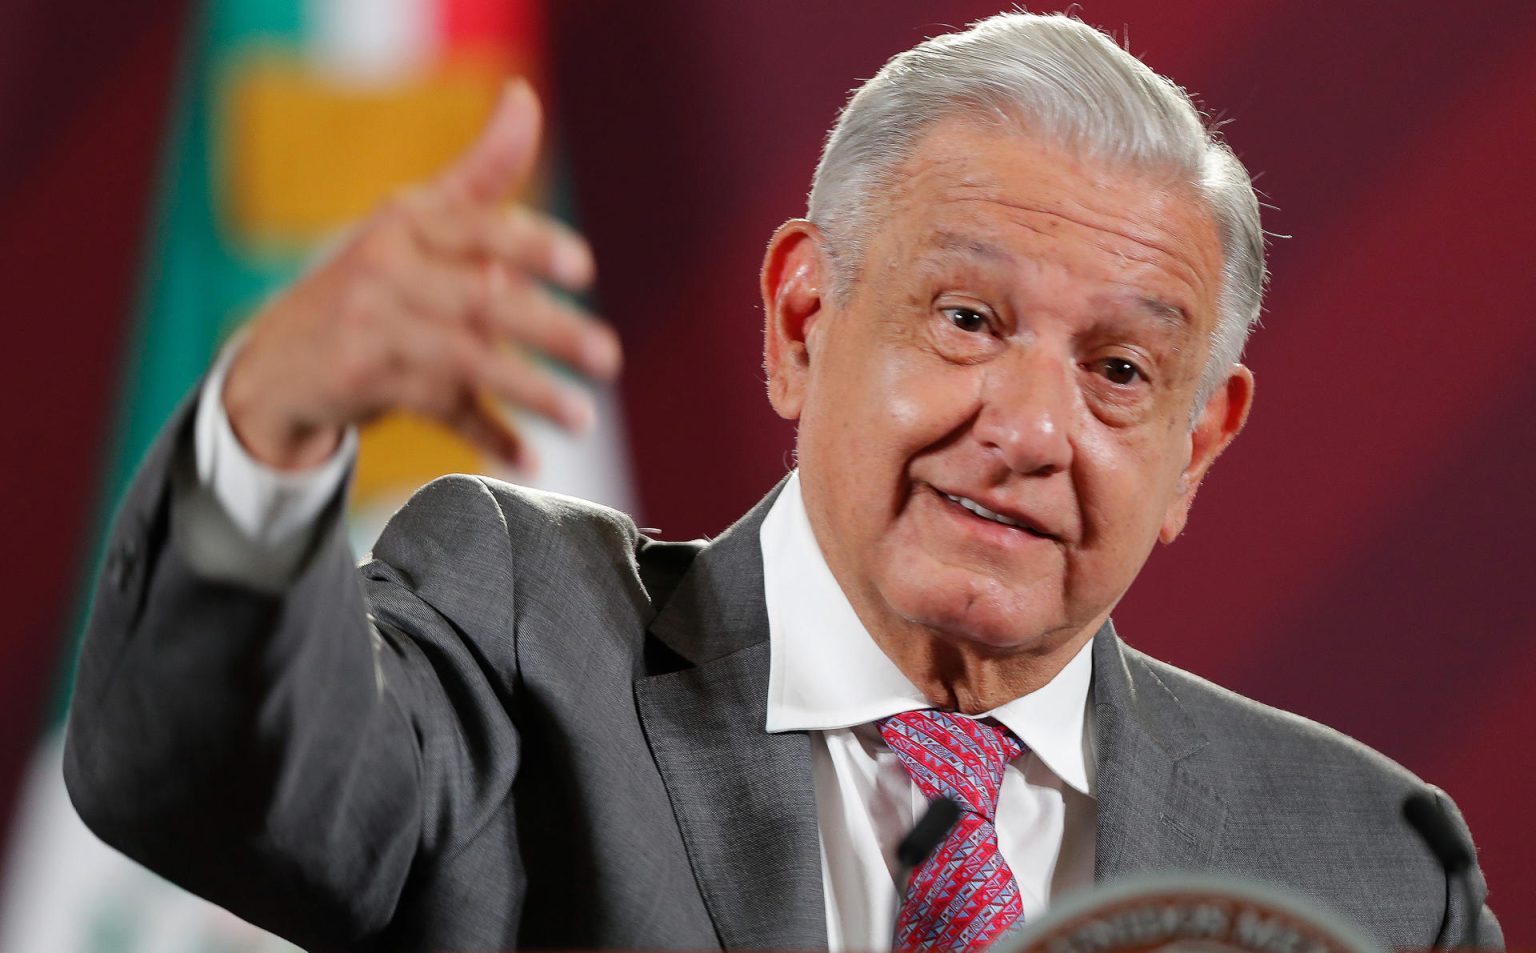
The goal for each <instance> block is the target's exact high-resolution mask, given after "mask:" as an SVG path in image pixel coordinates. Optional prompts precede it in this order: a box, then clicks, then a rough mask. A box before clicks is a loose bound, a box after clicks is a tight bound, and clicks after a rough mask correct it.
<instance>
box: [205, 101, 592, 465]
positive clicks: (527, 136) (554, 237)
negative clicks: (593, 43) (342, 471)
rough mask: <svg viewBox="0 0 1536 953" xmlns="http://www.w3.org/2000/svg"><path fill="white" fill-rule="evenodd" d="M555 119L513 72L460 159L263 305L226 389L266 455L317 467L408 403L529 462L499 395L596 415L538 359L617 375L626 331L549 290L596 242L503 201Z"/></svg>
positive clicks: (248, 435) (584, 270) (569, 423)
mask: <svg viewBox="0 0 1536 953" xmlns="http://www.w3.org/2000/svg"><path fill="white" fill-rule="evenodd" d="M540 125H541V114H540V109H539V103H538V99H537V98H536V97H535V96H534V94H533V91H532V89H531V88H530V87H529V86H528V85H527V83H525V82H522V81H518V82H515V83H513V84H512V85H511V86H509V87H508V89H507V91H506V92H505V93H504V94H503V96H502V98H501V101H500V102H499V103H498V104H497V106H496V109H495V112H494V114H493V115H492V116H491V119H490V120H489V122H488V123H487V124H486V127H485V129H484V131H483V132H482V133H481V135H480V138H479V140H478V141H477V142H476V143H475V144H474V145H473V146H471V147H470V149H469V150H468V151H467V152H465V153H464V154H463V155H462V156H460V157H459V158H458V159H457V160H456V161H455V163H454V164H453V165H452V166H451V167H450V168H449V169H447V170H446V171H445V172H443V173H442V174H441V175H440V176H439V177H438V178H437V179H435V180H433V181H431V182H428V183H426V184H424V185H421V186H418V187H416V188H415V189H413V190H410V191H408V192H406V193H404V194H402V195H400V196H399V197H397V198H395V199H394V200H392V201H390V202H388V203H386V204H385V205H384V206H383V207H382V208H380V209H379V210H378V211H376V212H375V213H374V214H373V215H372V216H371V217H370V218H369V219H368V220H367V221H365V222H364V223H363V224H362V226H361V227H360V228H359V229H358V230H357V231H356V232H354V233H353V234H352V236H351V237H350V238H349V239H348V240H347V241H346V243H345V244H344V245H343V246H342V248H341V249H340V250H339V251H338V252H337V253H336V254H334V255H333V256H331V257H330V258H329V259H327V260H326V261H325V262H323V263H322V264H320V265H319V266H318V267H317V268H315V269H314V270H313V271H311V272H309V273H308V274H307V275H305V276H304V277H303V278H301V279H299V280H298V281H297V282H295V283H294V284H293V285H292V286H291V287H289V288H288V289H286V290H285V291H284V292H283V293H282V294H280V295H279V296H277V297H275V298H274V299H273V300H272V301H271V303H270V304H268V305H267V306H266V307H265V308H264V309H263V310H262V311H261V313H260V314H258V315H257V317H256V319H255V321H254V322H253V324H252V327H251V332H250V336H249V338H248V339H247V340H246V342H245V344H244V345H243V346H242V348H241V350H240V352H239V354H238V355H237V356H236V358H235V361H234V362H233V364H232V365H231V367H230V370H229V375H228V377H227V378H226V381H225V386H224V394H223V399H224V406H225V409H226V411H227V412H228V414H229V419H230V423H231V425H232V426H233V428H234V431H235V434H236V435H237V436H238V437H239V438H240V442H241V443H242V444H244V446H245V447H246V449H247V451H248V452H249V453H251V455H252V456H254V457H255V458H256V459H258V460H260V461H262V462H263V463H265V464H267V465H268V466H272V467H276V468H278V469H299V468H302V467H307V466H311V465H314V464H317V463H319V462H321V461H323V460H324V459H325V458H326V457H328V456H329V455H330V454H331V453H333V452H334V450H335V448H336V446H337V445H338V443H339V441H340V439H341V435H342V433H343V432H344V430H345V428H346V427H347V426H349V425H351V424H361V423H366V422H367V421H369V420H371V419H373V418H375V417H377V416H379V415H381V414H383V413H385V412H387V411H391V410H396V409H400V410H409V411H413V412H415V413H418V414H422V415H424V416H427V417H430V418H433V419H436V420H438V421H440V422H442V423H443V424H445V425H447V426H449V427H451V428H453V429H454V430H456V431H457V432H459V433H460V434H462V435H463V436H464V437H465V438H467V439H468V440H470V441H471V442H473V443H474V444H476V445H477V446H479V447H481V448H483V449H484V450H485V451H487V452H489V453H490V454H492V455H494V456H496V457H498V458H500V459H503V460H505V461H507V462H509V463H511V464H512V465H514V466H517V467H520V468H523V469H527V468H530V467H531V466H532V465H533V463H534V460H533V455H532V452H531V451H530V449H529V447H528V445H527V443H526V441H524V440H523V439H522V438H521V437H520V435H519V434H518V433H517V431H516V430H515V429H514V428H513V427H512V426H510V425H509V424H508V423H507V421H506V420H505V418H504V416H503V414H502V413H501V412H500V411H499V409H498V408H497V407H496V406H495V402H496V401H498V400H499V401H504V402H506V403H508V404H510V405H513V406H516V407H521V408H525V409H528V410H531V411H534V412H536V413H539V414H542V415H544V416H546V417H549V418H550V419H552V420H554V421H555V422H557V423H559V424H561V425H563V426H565V427H567V428H569V429H572V430H583V429H585V428H587V427H588V426H590V425H591V423H592V419H593V409H592V404H591V401H590V400H589V399H588V398H587V396H586V395H585V394H584V393H582V392H581V391H579V390H577V389H574V388H571V387H568V386H566V385H563V384H561V383H559V382H558V381H557V380H556V379H555V378H554V377H552V376H551V375H550V374H549V373H548V372H547V371H546V370H544V369H541V368H540V367H539V366H538V365H537V363H536V362H535V361H534V360H532V359H531V357H530V355H532V354H533V353H542V354H546V355H549V356H551V357H554V358H556V359H558V360H560V361H563V362H564V363H566V364H568V365H570V366H571V367H573V368H575V369H577V370H578V371H581V372H582V373H584V374H587V375H588V376H590V377H593V378H597V379H600V380H609V379H611V378H612V377H613V376H614V375H615V374H616V373H617V372H618V368H619V363H620V351H619V343H618V337H617V336H616V335H615V334H614V333H613V331H612V330H611V329H609V328H608V327H607V326H605V325H603V324H601V323H599V322H598V321H596V320H594V319H593V318H592V317H590V316H589V315H587V314H585V313H583V312H581V311H580V310H578V309H576V308H574V307H572V306H570V305H568V304H566V303H564V302H562V301H560V300H559V299H558V298H557V297H556V296H555V295H554V294H552V293H551V292H550V291H549V290H548V288H547V287H546V283H548V284H554V285H558V286H561V287H564V288H567V289H571V290H580V289H582V288H584V287H586V286H587V285H588V284H590V282H591V280H592V277H593V263H592V253H591V251H590V249H589V248H588V247H587V244H586V242H585V241H584V240H583V239H582V238H581V236H579V235H577V234H575V233H574V232H572V231H570V230H569V229H567V228H566V227H564V226H563V225H561V224H560V223H558V222H556V221H554V220H553V219H550V218H548V217H547V216H544V215H542V214H540V213H538V212H535V211H533V210H531V209H528V208H526V207H522V206H516V207H511V208H509V207H507V206H505V205H504V204H503V201H502V200H503V199H504V198H505V197H506V195H507V194H508V193H509V192H511V191H512V190H513V189H515V188H516V187H518V186H519V185H521V184H522V183H523V181H524V180H525V179H526V178H527V176H528V173H529V171H530V170H531V168H532V166H533V163H534V159H535V156H536V154H537V152H538V143H539V133H540Z"/></svg>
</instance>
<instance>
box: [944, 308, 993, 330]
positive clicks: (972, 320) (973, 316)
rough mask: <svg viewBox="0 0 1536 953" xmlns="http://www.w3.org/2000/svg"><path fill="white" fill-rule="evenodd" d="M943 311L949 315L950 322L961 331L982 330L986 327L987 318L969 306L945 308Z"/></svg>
mask: <svg viewBox="0 0 1536 953" xmlns="http://www.w3.org/2000/svg"><path fill="white" fill-rule="evenodd" d="M944 313H945V314H947V315H949V320H950V322H951V323H953V324H954V326H955V327H957V328H959V329H960V330H962V331H972V332H975V331H984V330H986V328H987V318H986V316H985V315H983V314H982V313H981V312H979V311H972V310H971V309H970V308H945V309H944Z"/></svg>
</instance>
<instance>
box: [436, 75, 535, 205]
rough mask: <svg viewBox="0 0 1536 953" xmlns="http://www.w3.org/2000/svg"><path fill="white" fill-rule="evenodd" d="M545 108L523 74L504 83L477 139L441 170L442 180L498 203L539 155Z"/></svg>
mask: <svg viewBox="0 0 1536 953" xmlns="http://www.w3.org/2000/svg"><path fill="white" fill-rule="evenodd" d="M543 124H544V114H543V110H542V109H541V108H540V107H539V98H538V97H537V96H536V95H534V92H533V87H532V86H530V85H528V81H527V80H525V79H516V80H513V81H512V82H511V83H509V84H507V88H506V89H505V90H504V91H503V92H502V94H501V98H500V99H498V100H497V101H496V107H495V108H494V109H493V110H491V118H490V119H488V120H487V121H486V123H485V128H483V129H482V130H480V138H478V139H476V140H475V143H474V145H472V146H470V147H469V149H468V150H467V151H465V152H464V153H463V154H462V155H460V156H459V158H458V159H457V160H455V161H454V163H453V165H451V166H449V167H448V170H447V171H446V172H445V173H443V178H442V182H443V184H444V185H445V186H446V187H448V188H450V189H453V190H456V191H458V192H459V193H460V194H462V195H463V196H465V197H466V198H468V199H470V200H471V201H474V202H486V203H491V202H497V201H500V200H501V199H502V198H504V197H505V196H506V194H507V193H508V192H510V191H512V190H513V189H514V188H516V187H517V186H519V185H521V184H522V183H523V180H524V179H526V178H527V177H528V173H529V172H530V171H531V170H532V169H533V163H534V160H535V159H536V158H537V157H538V154H539V134H540V131H541V129H542V127H543Z"/></svg>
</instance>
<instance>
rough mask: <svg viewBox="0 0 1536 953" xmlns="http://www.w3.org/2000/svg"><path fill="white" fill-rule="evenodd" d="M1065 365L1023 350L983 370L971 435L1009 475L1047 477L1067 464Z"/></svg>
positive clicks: (1069, 397)
mask: <svg viewBox="0 0 1536 953" xmlns="http://www.w3.org/2000/svg"><path fill="white" fill-rule="evenodd" d="M1074 367H1075V365H1074V364H1073V363H1072V362H1071V361H1067V360H1061V359H1056V358H1053V357H1052V356H1051V355H1049V354H1048V353H1046V352H1045V351H1044V350H1043V349H1040V348H1024V349H1021V350H1019V351H1017V352H1015V353H1013V354H1010V355H1009V356H1008V357H1007V358H1004V359H999V360H994V361H990V362H988V363H987V364H986V365H985V370H984V371H983V380H982V382H981V410H980V412H979V413H978V414H977V417H976V424H975V427H974V429H973V434H974V436H975V437H976V439H977V440H979V441H980V442H981V444H982V446H983V447H984V448H986V449H987V450H989V451H991V452H993V453H996V454H997V455H998V456H1000V457H1001V458H1002V460H1003V462H1004V463H1006V464H1007V465H1008V469H1010V470H1012V471H1013V472H1015V473H1019V474H1023V475H1026V476H1028V475H1034V476H1049V475H1050V474H1053V473H1059V472H1061V471H1063V470H1066V469H1067V468H1068V467H1069V466H1071V463H1072V435H1071V433H1070V429H1069V428H1070V427H1071V422H1072V419H1073V413H1072V408H1073V405H1074V400H1073V387H1072V374H1073V369H1074Z"/></svg>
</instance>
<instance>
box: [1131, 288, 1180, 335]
mask: <svg viewBox="0 0 1536 953" xmlns="http://www.w3.org/2000/svg"><path fill="white" fill-rule="evenodd" d="M1136 305H1137V306H1138V307H1139V308H1141V310H1143V311H1145V312H1147V313H1148V314H1150V315H1152V316H1153V317H1154V318H1157V319H1158V320H1160V321H1163V322H1165V323H1167V324H1171V325H1174V326H1175V328H1176V329H1178V330H1183V329H1184V328H1186V327H1188V326H1189V324H1190V320H1189V312H1188V311H1185V310H1184V309H1183V308H1181V307H1179V306H1178V305H1176V304H1169V303H1168V302H1166V301H1164V300H1162V299H1161V298H1148V297H1145V296H1139V297H1137V298H1136Z"/></svg>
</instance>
